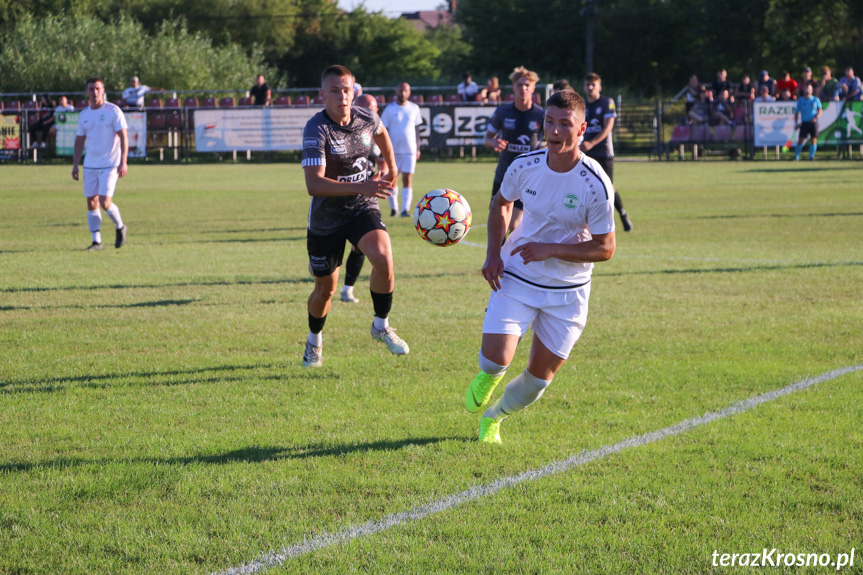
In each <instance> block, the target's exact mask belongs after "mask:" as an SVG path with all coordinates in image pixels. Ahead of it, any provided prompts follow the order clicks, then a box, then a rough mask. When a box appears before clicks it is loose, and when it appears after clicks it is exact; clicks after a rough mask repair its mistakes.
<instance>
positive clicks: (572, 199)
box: [563, 194, 578, 210]
mask: <svg viewBox="0 0 863 575" xmlns="http://www.w3.org/2000/svg"><path fill="white" fill-rule="evenodd" d="M563 207H565V208H566V209H568V210H574V209H575V208H577V207H578V196H576V195H575V194H566V197H565V198H563Z"/></svg>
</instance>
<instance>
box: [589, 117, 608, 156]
mask: <svg viewBox="0 0 863 575" xmlns="http://www.w3.org/2000/svg"><path fill="white" fill-rule="evenodd" d="M614 120H615V119H614V118H608V119H607V120H605V124H604V125H603V127H602V131H601V132H600V133H599V136H597V137H596V138H594V139H593V140H591V141H589V142H588V141H587V140H585V141H583V142H582V143H581V149H582V151H584V152H587V151H588V150H590V149H592V148H594V147H596V145H597V144H598V143H599V142H604V141H605V139H606V138H608V137H609V136H610V135H611V131H612V130H613V129H614Z"/></svg>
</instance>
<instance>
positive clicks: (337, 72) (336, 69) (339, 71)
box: [321, 64, 354, 86]
mask: <svg viewBox="0 0 863 575" xmlns="http://www.w3.org/2000/svg"><path fill="white" fill-rule="evenodd" d="M330 76H338V77H339V78H344V77H345V76H350V77H351V78H353V77H354V75H353V74H351V71H350V70H348V69H347V68H345V67H344V66H341V65H339V64H336V65H334V66H330V67H329V68H327V69H326V70H324V71H323V73H322V74H321V86H323V85H324V81H325V80H326V79H327V78H329V77H330Z"/></svg>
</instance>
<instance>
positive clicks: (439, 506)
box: [218, 365, 863, 575]
mask: <svg viewBox="0 0 863 575" xmlns="http://www.w3.org/2000/svg"><path fill="white" fill-rule="evenodd" d="M860 370H863V365H853V366H847V367H842V368H839V369H835V370H833V371H828V372H827V373H823V374H821V375H818V376H816V377H812V378H806V379H803V380H800V381H798V382H795V383H792V384H790V385H788V386H786V387H783V388H780V389H775V390H773V391H768V392H766V393H763V394H761V395H756V396H754V397H750V398H749V399H744V400H742V401H738V402H737V403H733V404H731V405H729V406H728V407H725V408H723V409H720V410H719V411H713V412H710V413H706V414H704V415H702V416H701V417H694V418H691V419H687V420H684V421H682V422H680V423H678V424H676V425H672V426H670V427H666V428H663V429H660V430H658V431H652V432H650V433H646V434H644V435H639V436H637V437H631V438H629V439H625V440H623V441H621V442H619V443H615V444H613V445H605V446H603V447H600V448H599V449H594V450H592V451H582V452H581V453H578V454H576V455H573V456H572V457H569V458H567V459H564V460H561V461H554V462H552V463H549V464H548V465H545V466H543V467H540V468H539V469H533V470H530V471H525V472H523V473H519V474H518V475H511V476H508V477H502V478H500V479H498V480H496V481H494V482H492V483H489V484H488V485H474V486H472V487H471V488H470V489H466V490H465V491H462V492H461V493H456V494H454V495H448V496H446V497H443V498H441V499H438V500H436V501H432V502H431V503H427V504H425V505H420V506H418V507H414V508H413V509H410V510H408V511H402V512H400V513H393V514H391V515H387V516H385V517H383V518H381V519H379V520H377V521H369V522H367V523H364V524H362V525H355V526H352V527H346V528H345V529H342V530H341V531H336V532H334V533H325V534H323V535H320V536H318V537H313V538H310V539H306V540H304V541H303V542H302V543H298V544H296V545H293V546H291V547H285V548H284V549H281V550H280V551H276V552H270V553H267V554H265V555H263V556H262V557H261V558H259V559H256V560H254V561H251V562H249V563H246V564H245V565H241V566H239V567H232V568H230V569H227V570H225V571H221V572H219V574H218V575H241V574H248V573H261V572H263V571H265V570H266V569H269V568H271V567H278V566H279V565H282V564H284V563H286V562H288V561H290V560H291V559H295V558H297V557H300V556H302V555H306V554H308V553H312V552H313V551H316V550H318V549H323V548H325V547H332V546H334V545H339V544H341V543H346V542H348V541H351V540H353V539H358V538H360V537H368V536H369V535H374V534H375V533H380V532H381V531H386V530H387V529H390V528H391V527H396V526H398V525H401V524H404V523H409V522H412V521H420V520H422V519H424V518H426V517H428V516H429V515H433V514H435V513H440V512H441V511H447V510H449V509H453V508H455V507H458V506H459V505H462V504H464V503H468V502H470V501H473V500H475V499H479V498H480V497H485V496H487V495H493V494H495V493H497V492H498V491H500V490H501V489H504V488H506V487H512V486H513V485H516V484H518V483H522V482H524V481H533V480H535V479H541V478H543V477H548V476H550V475H556V474H558V473H561V472H564V471H567V470H569V469H572V468H574V467H578V466H580V465H584V464H585V463H590V462H592V461H596V460H597V459H602V458H604V457H606V456H607V455H611V454H614V453H617V452H619V451H622V450H624V449H628V448H630V447H641V446H643V445H648V444H650V443H653V442H655V441H659V440H662V439H665V438H667V437H673V436H675V435H680V434H681V433H685V432H687V431H690V430H691V429H694V428H696V427H700V426H702V425H706V424H708V423H711V422H713V421H717V420H719V419H723V418H726V417H730V416H732V415H735V414H738V413H741V412H744V411H749V410H750V409H754V408H755V407H758V406H759V405H761V404H762V403H767V402H768V401H773V400H774V399H778V398H780V397H782V396H785V395H788V394H791V393H795V392H798V391H802V390H804V389H808V388H810V387H812V386H814V385H817V384H819V383H823V382H825V381H830V380H831V379H836V378H837V377H840V376H843V375H846V374H848V373H853V372H855V371H860Z"/></svg>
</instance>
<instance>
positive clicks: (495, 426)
mask: <svg viewBox="0 0 863 575" xmlns="http://www.w3.org/2000/svg"><path fill="white" fill-rule="evenodd" d="M479 442H480V443H494V444H496V445H500V444H501V440H500V422H499V421H495V420H494V419H492V418H491V417H483V418H482V419H480V420H479Z"/></svg>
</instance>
